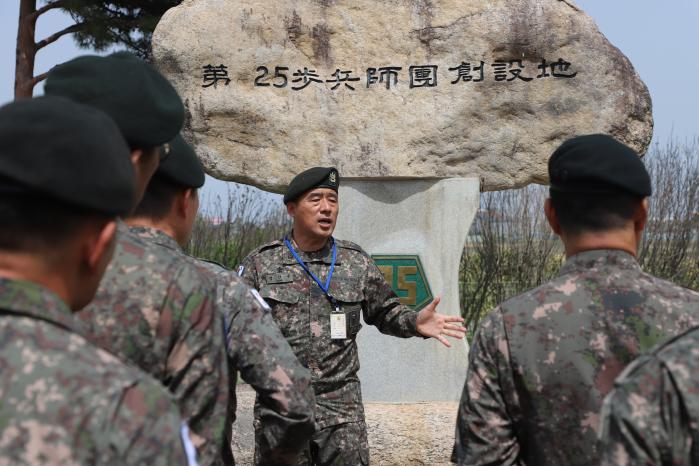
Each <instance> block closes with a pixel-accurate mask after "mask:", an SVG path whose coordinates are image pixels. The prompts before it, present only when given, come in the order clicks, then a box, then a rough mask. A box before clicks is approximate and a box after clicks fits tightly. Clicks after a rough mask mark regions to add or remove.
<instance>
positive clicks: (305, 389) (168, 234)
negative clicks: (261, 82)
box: [126, 136, 315, 466]
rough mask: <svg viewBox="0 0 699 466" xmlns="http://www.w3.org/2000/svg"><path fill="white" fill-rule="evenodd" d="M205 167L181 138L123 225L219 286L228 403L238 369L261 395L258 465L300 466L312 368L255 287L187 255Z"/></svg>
mask: <svg viewBox="0 0 699 466" xmlns="http://www.w3.org/2000/svg"><path fill="white" fill-rule="evenodd" d="M204 181H205V177H204V168H203V167H202V165H201V162H200V161H199V159H198V158H197V156H196V154H195V153H194V150H193V149H192V147H191V146H190V145H189V144H187V143H186V142H185V141H184V139H182V137H181V136H177V137H176V138H175V139H174V140H173V141H172V142H171V143H170V155H169V156H168V158H167V160H165V161H163V162H162V163H161V164H160V166H159V167H158V170H157V171H156V172H155V176H153V178H152V179H151V181H150V183H149V184H148V188H147V189H146V193H145V195H144V197H143V199H142V200H141V203H140V204H139V205H138V207H137V208H136V210H135V212H133V214H131V215H130V216H129V217H128V218H127V219H126V223H127V224H128V225H129V230H130V231H131V233H132V234H134V235H136V236H138V237H140V238H142V239H143V240H144V241H147V242H152V243H154V244H157V245H159V246H161V247H163V248H167V249H168V250H171V251H174V252H176V253H177V254H180V255H181V256H182V257H185V258H187V259H188V260H190V261H191V262H192V263H194V264H195V265H196V266H197V267H198V268H199V269H200V271H201V273H202V274H208V275H213V277H214V279H215V280H216V281H217V283H218V295H217V308H219V309H221V310H222V317H223V319H224V328H225V333H226V342H227V350H228V361H229V368H230V391H231V393H230V396H231V401H230V407H231V411H232V412H233V414H235V384H236V378H237V377H236V375H237V374H236V371H237V370H240V373H241V375H242V377H243V380H245V381H246V382H248V383H249V384H250V385H251V386H252V387H253V388H254V389H255V391H256V392H257V394H258V396H259V400H260V421H261V424H262V427H263V428H264V430H265V432H266V435H265V436H264V440H265V442H264V444H263V445H262V446H261V451H260V455H259V462H258V463H259V464H262V465H278V466H284V465H291V466H293V465H294V464H296V459H297V457H298V453H299V451H300V449H301V448H302V447H303V445H304V444H305V443H306V442H307V441H308V439H309V438H310V436H311V434H312V433H313V431H314V419H315V418H314V414H313V409H314V405H315V400H314V398H313V391H312V389H311V376H310V374H309V372H308V369H306V368H304V367H303V366H301V364H300V363H299V361H298V359H296V356H295V355H294V353H293V352H292V351H291V348H290V347H289V344H288V343H287V342H286V340H285V339H284V337H283V336H282V334H281V332H280V331H279V328H278V327H277V325H276V324H275V323H274V320H272V317H271V315H270V313H269V312H268V310H269V309H268V307H267V305H266V303H265V302H264V301H263V300H262V298H260V295H259V294H258V293H257V291H255V290H253V289H251V288H250V287H249V286H247V285H246V284H245V283H244V282H243V281H242V279H240V278H239V277H238V275H237V274H235V273H234V272H232V271H229V270H228V269H226V268H224V267H223V266H221V265H219V264H216V263H213V262H208V261H203V260H199V259H195V258H193V257H190V256H187V255H185V253H184V252H183V250H182V248H183V247H184V246H185V245H186V244H187V242H188V241H189V237H190V236H191V233H192V228H193V225H194V221H195V219H196V216H197V211H198V207H199V195H198V189H199V188H200V187H201V186H203V184H204Z"/></svg>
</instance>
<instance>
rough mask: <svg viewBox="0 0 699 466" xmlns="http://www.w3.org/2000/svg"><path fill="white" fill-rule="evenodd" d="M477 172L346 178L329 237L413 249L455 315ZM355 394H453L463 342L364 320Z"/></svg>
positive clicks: (396, 251)
mask: <svg viewBox="0 0 699 466" xmlns="http://www.w3.org/2000/svg"><path fill="white" fill-rule="evenodd" d="M478 200H479V183H478V180H477V179H462V178H456V179H446V180H424V179H422V180H395V179H392V180H352V179H349V180H348V179H343V180H342V183H341V185H340V216H339V220H338V224H337V228H336V230H335V234H334V236H335V237H336V238H339V239H346V240H350V241H353V242H355V243H357V244H359V245H360V246H361V247H362V248H364V249H365V250H366V251H367V252H368V253H369V254H371V255H382V256H383V255H386V256H390V255H412V256H415V255H416V256H419V260H420V262H421V264H422V267H423V271H424V276H425V277H426V280H427V282H428V283H429V288H430V289H431V291H432V294H433V295H434V296H441V297H442V301H441V303H440V305H439V306H438V307H437V310H438V311H439V312H441V313H443V314H451V315H459V309H460V305H459V290H458V273H459V262H460V259H461V254H462V251H463V246H464V242H465V240H466V236H467V234H468V230H469V227H470V226H471V222H472V221H473V218H474V216H475V214H476V211H477V209H478ZM357 338H358V341H357V343H358V346H359V357H360V364H361V369H360V371H359V377H360V380H361V382H362V394H363V398H364V401H367V402H426V401H445V402H448V401H458V399H459V397H460V395H461V390H462V388H463V383H464V379H465V378H466V367H467V354H468V345H467V343H466V341H465V340H464V341H458V340H453V339H451V341H452V348H446V347H444V346H443V345H442V344H441V343H440V342H439V341H437V340H435V339H430V340H427V341H424V340H422V339H418V338H410V339H401V338H394V337H391V336H387V335H384V334H382V333H380V332H379V331H378V330H377V329H376V327H373V326H370V325H366V324H364V327H363V328H362V330H361V331H360V332H359V335H358V337H357Z"/></svg>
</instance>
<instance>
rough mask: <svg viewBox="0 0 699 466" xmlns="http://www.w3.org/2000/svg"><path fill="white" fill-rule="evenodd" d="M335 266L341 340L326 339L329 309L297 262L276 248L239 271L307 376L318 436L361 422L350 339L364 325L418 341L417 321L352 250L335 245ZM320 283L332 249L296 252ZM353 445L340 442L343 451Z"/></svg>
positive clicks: (258, 253)
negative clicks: (342, 331)
mask: <svg viewBox="0 0 699 466" xmlns="http://www.w3.org/2000/svg"><path fill="white" fill-rule="evenodd" d="M336 244H337V260H336V264H335V271H334V274H333V276H332V281H331V283H330V290H329V292H330V294H331V295H332V296H333V297H334V298H335V299H336V300H337V301H338V302H339V304H340V311H341V312H343V313H344V314H345V316H346V317H345V319H346V324H347V338H346V339H341V340H335V339H331V338H330V314H331V312H333V311H334V309H333V306H332V305H331V304H330V301H329V300H328V298H327V297H326V296H325V294H324V293H323V291H322V290H321V289H320V287H319V286H318V284H317V283H315V281H313V279H311V278H310V277H309V276H308V274H306V272H305V271H304V270H303V268H302V267H301V266H300V265H299V264H298V263H297V262H296V259H294V257H293V256H292V254H291V252H290V251H289V250H288V248H287V247H286V245H285V244H284V241H283V240H277V241H274V242H272V243H269V244H267V245H265V246H262V247H260V248H258V249H257V250H255V251H254V252H252V253H251V254H250V255H249V256H248V257H247V258H245V260H244V261H243V263H242V264H241V267H242V269H241V270H242V277H243V279H244V280H245V281H246V282H247V283H248V284H249V285H250V286H252V287H254V288H257V289H259V290H260V294H261V295H262V297H263V298H264V299H265V300H266V301H267V303H268V304H269V305H270V306H271V308H272V317H273V318H274V320H275V322H276V323H277V324H278V325H279V328H280V329H281V331H282V334H283V335H284V337H285V338H286V340H287V341H288V342H289V344H290V345H291V348H292V349H293V351H294V353H295V354H296V356H297V357H298V358H299V361H301V364H302V365H303V366H304V367H307V368H309V369H310V371H311V379H312V383H313V390H314V392H315V397H316V422H317V425H318V429H325V428H327V427H331V426H336V425H338V424H343V423H347V422H360V423H363V422H364V407H363V405H362V398H361V390H360V385H359V378H358V377H357V371H358V370H359V356H358V350H357V343H356V336H357V332H359V329H360V327H361V324H360V312H363V313H364V321H365V322H366V323H368V324H370V325H374V326H376V327H377V328H378V329H379V330H380V331H381V332H383V333H386V334H389V335H394V336H398V337H405V338H407V337H412V336H417V335H418V333H417V330H416V319H417V313H416V312H413V311H412V310H410V309H409V308H407V307H406V306H403V305H401V304H400V302H399V299H398V297H397V296H396V294H395V293H394V291H393V289H391V287H390V285H389V284H388V283H386V280H385V279H384V277H383V275H382V274H381V272H380V271H379V269H378V268H377V267H376V265H375V264H374V262H373V260H372V259H371V257H369V256H368V255H367V254H366V253H365V252H364V251H363V250H362V249H361V248H360V247H359V246H357V245H356V244H354V243H351V242H349V241H341V240H336ZM298 254H299V256H300V257H301V259H302V260H303V261H304V262H305V263H306V264H307V265H308V267H309V269H310V270H311V272H313V273H314V274H315V275H316V276H317V277H319V279H320V280H325V279H326V277H327V275H328V272H329V269H330V264H331V262H332V248H331V242H328V244H327V245H326V247H325V248H323V249H322V250H320V251H317V252H313V253H305V252H303V251H298ZM359 440H360V439H347V442H348V443H351V442H354V441H359Z"/></svg>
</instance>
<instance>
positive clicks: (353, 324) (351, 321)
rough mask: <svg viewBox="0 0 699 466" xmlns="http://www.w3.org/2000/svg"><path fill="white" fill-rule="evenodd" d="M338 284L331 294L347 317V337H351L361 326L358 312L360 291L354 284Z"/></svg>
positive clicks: (360, 306)
mask: <svg viewBox="0 0 699 466" xmlns="http://www.w3.org/2000/svg"><path fill="white" fill-rule="evenodd" d="M353 285H354V286H340V287H338V289H336V291H335V295H334V296H333V297H334V298H335V299H336V300H337V302H338V303H339V304H340V309H341V310H342V312H344V314H345V316H346V319H347V337H348V338H353V337H355V336H356V335H357V332H359V329H361V328H362V324H361V321H360V314H361V312H362V293H361V290H359V289H358V288H357V286H356V282H354V284H353Z"/></svg>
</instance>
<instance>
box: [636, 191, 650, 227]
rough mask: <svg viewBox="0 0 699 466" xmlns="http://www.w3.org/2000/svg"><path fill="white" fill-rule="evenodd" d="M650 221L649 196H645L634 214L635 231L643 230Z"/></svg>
mask: <svg viewBox="0 0 699 466" xmlns="http://www.w3.org/2000/svg"><path fill="white" fill-rule="evenodd" d="M647 221H648V198H647V197H644V198H643V200H642V201H641V202H640V203H639V204H638V207H636V210H635V211H634V214H633V225H634V230H635V231H643V229H644V228H646V222H647Z"/></svg>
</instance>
